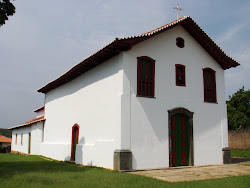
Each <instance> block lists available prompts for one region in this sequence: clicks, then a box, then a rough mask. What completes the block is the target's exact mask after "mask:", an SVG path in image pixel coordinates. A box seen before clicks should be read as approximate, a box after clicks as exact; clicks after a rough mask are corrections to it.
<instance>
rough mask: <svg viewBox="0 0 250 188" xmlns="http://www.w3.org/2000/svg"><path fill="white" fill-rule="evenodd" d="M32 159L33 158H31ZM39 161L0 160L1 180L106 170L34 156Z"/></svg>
mask: <svg viewBox="0 0 250 188" xmlns="http://www.w3.org/2000/svg"><path fill="white" fill-rule="evenodd" d="M29 157H32V156H29ZM33 157H35V158H37V159H38V161H30V162H29V161H13V162H2V161H1V158H0V176H1V178H11V177H12V176H13V175H15V174H22V173H29V172H45V173H54V172H60V173H61V172H81V173H84V172H86V171H88V172H89V171H92V170H95V169H98V170H104V169H102V168H97V167H86V166H80V165H76V164H74V163H69V162H60V161H54V160H50V159H46V158H42V157H40V156H33Z"/></svg>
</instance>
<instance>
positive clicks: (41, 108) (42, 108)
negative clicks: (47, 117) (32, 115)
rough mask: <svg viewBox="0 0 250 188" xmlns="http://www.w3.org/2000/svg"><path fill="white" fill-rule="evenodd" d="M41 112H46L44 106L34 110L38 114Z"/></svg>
mask: <svg viewBox="0 0 250 188" xmlns="http://www.w3.org/2000/svg"><path fill="white" fill-rule="evenodd" d="M40 110H44V106H42V107H40V108H38V109H36V110H34V112H38V111H40Z"/></svg>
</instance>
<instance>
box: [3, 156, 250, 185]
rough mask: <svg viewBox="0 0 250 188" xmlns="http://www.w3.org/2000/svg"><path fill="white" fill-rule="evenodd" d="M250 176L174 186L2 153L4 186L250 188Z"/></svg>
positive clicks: (42, 159) (71, 164) (38, 157)
mask: <svg viewBox="0 0 250 188" xmlns="http://www.w3.org/2000/svg"><path fill="white" fill-rule="evenodd" d="M249 185H250V176H238V177H228V178H222V179H213V180H203V181H192V182H177V183H170V182H165V181H161V180H156V179H153V178H148V177H143V176H139V175H133V174H127V173H119V172H117V171H111V170H106V169H103V168H97V167H85V166H80V165H76V164H73V163H67V162H59V161H54V160H51V159H48V158H45V157H41V156H26V155H19V154H0V187H1V188H2V187H4V188H5V187H18V188H21V187H25V188H27V187H36V188H39V187H60V188H61V187H70V188H75V187H150V188H151V187H170V188H171V187H175V188H176V187H185V188H186V187H192V188H195V187H215V188H216V187H220V188H221V187H237V188H238V187H249Z"/></svg>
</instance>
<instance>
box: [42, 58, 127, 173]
mask: <svg viewBox="0 0 250 188" xmlns="http://www.w3.org/2000/svg"><path fill="white" fill-rule="evenodd" d="M121 61H122V55H118V56H116V57H114V58H112V59H110V60H108V61H107V62H105V63H103V64H101V65H99V66H97V67H95V68H93V69H91V70H89V71H88V72H86V73H84V74H83V75H81V76H79V77H77V78H76V79H74V80H72V81H71V82H69V83H67V84H64V85H62V86H60V87H58V88H56V89H54V90H51V91H49V92H48V93H46V101H45V110H46V113H45V118H46V122H45V128H44V131H45V132H44V143H43V144H42V147H41V154H42V155H44V156H47V157H51V158H54V159H57V160H69V159H70V157H71V139H72V127H73V126H74V124H76V123H77V124H78V125H79V126H80V131H79V143H78V145H77V148H76V163H78V164H84V165H96V166H102V167H106V168H113V153H114V150H115V149H119V148H121V142H120V135H121V133H120V132H121V130H120V124H121V94H122V71H121V67H122V62H121Z"/></svg>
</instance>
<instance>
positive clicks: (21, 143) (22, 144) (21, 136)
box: [21, 133, 23, 146]
mask: <svg viewBox="0 0 250 188" xmlns="http://www.w3.org/2000/svg"><path fill="white" fill-rule="evenodd" d="M22 145H23V133H22V134H21V146H22Z"/></svg>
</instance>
